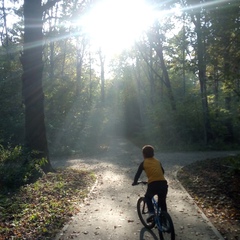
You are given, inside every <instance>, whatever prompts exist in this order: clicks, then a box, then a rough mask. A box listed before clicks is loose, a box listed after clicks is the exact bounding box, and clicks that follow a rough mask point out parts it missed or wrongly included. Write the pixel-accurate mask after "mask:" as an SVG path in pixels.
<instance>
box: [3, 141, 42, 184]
mask: <svg viewBox="0 0 240 240" xmlns="http://www.w3.org/2000/svg"><path fill="white" fill-rule="evenodd" d="M34 155H36V153H34V152H29V151H27V150H26V149H24V148H23V147H22V146H16V147H14V148H8V149H4V148H3V146H1V145H0V188H3V187H4V188H18V187H20V186H22V185H23V184H26V183H29V182H31V181H33V180H34V179H36V178H38V177H40V176H41V175H42V171H41V166H42V164H44V163H45V161H46V160H45V159H36V158H34Z"/></svg>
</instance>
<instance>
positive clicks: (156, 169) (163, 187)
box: [132, 145, 168, 219]
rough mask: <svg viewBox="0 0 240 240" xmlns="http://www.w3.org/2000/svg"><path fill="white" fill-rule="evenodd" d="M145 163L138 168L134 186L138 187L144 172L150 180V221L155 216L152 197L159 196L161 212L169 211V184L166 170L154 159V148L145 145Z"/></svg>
mask: <svg viewBox="0 0 240 240" xmlns="http://www.w3.org/2000/svg"><path fill="white" fill-rule="evenodd" d="M142 154H143V158H144V160H143V162H141V164H140V165H139V167H138V170H137V173H136V175H135V177H134V181H133V183H132V185H133V186H134V185H137V182H138V179H139V177H140V176H141V174H142V171H143V170H144V171H145V173H146V175H147V178H148V187H147V191H146V193H145V199H146V203H147V206H148V211H149V219H150V218H151V217H152V216H153V215H154V208H153V204H152V197H153V196H154V195H158V206H159V207H160V208H161V211H167V204H166V197H167V192H168V184H167V181H166V179H165V177H164V169H163V167H162V164H161V163H160V161H159V160H157V159H156V158H154V148H153V147H152V146H151V145H145V146H144V147H143V148H142Z"/></svg>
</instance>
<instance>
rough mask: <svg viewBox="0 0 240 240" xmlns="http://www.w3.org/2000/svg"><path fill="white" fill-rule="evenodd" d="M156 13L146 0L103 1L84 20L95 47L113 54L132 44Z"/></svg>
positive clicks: (82, 20) (82, 23)
mask: <svg viewBox="0 0 240 240" xmlns="http://www.w3.org/2000/svg"><path fill="white" fill-rule="evenodd" d="M155 17H156V14H155V13H154V11H153V9H151V7H150V6H149V5H147V3H146V2H145V1H144V0H114V1H113V0H102V1H99V3H98V4H97V5H95V6H94V7H93V8H92V10H91V11H90V12H89V13H88V15H86V16H85V17H84V18H82V19H81V25H83V26H84V29H85V31H86V33H87V34H88V35H89V37H90V39H91V41H92V44H93V46H95V47H101V48H102V50H103V51H104V53H105V54H107V55H113V54H116V53H119V52H120V51H122V50H123V49H125V48H128V47H130V46H131V45H132V44H133V43H134V41H135V40H136V39H137V38H138V37H139V36H140V35H141V33H142V32H143V31H144V30H146V29H147V27H149V25H150V24H151V23H152V22H153V20H154V18H155Z"/></svg>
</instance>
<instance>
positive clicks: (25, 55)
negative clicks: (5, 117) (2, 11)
mask: <svg viewBox="0 0 240 240" xmlns="http://www.w3.org/2000/svg"><path fill="white" fill-rule="evenodd" d="M56 2H57V0H55V1H49V2H47V3H46V4H45V5H44V6H42V5H41V0H24V5H23V16H24V45H23V52H22V55H21V63H22V67H23V74H22V96H23V103H24V105H25V144H26V146H27V147H28V148H29V149H30V150H34V151H37V153H38V154H37V157H39V158H46V159H47V162H46V163H45V165H44V166H43V167H42V168H43V170H44V171H46V172H47V171H50V170H52V167H51V164H50V159H49V152H48V144H47V136H46V128H45V114H44V93H43V87H42V74H43V60H42V55H43V33H42V31H43V20H42V18H43V12H44V11H45V9H47V8H49V7H51V6H54V4H55V3H56Z"/></svg>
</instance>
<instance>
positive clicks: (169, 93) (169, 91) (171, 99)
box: [154, 40, 176, 110]
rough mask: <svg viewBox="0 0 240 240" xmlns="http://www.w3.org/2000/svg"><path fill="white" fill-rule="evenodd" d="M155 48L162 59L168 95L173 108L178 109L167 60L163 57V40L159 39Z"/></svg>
mask: <svg viewBox="0 0 240 240" xmlns="http://www.w3.org/2000/svg"><path fill="white" fill-rule="evenodd" d="M154 48H155V50H156V53H157V55H158V57H159V59H160V65H161V69H162V71H163V78H164V83H165V86H166V88H167V93H168V97H169V100H170V104H171V107H172V110H176V102H175V99H174V95H173V91H172V86H171V82H170V79H169V75H168V71H167V67H166V64H165V61H164V57H163V46H162V43H161V40H159V41H158V43H157V45H155V46H154Z"/></svg>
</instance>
